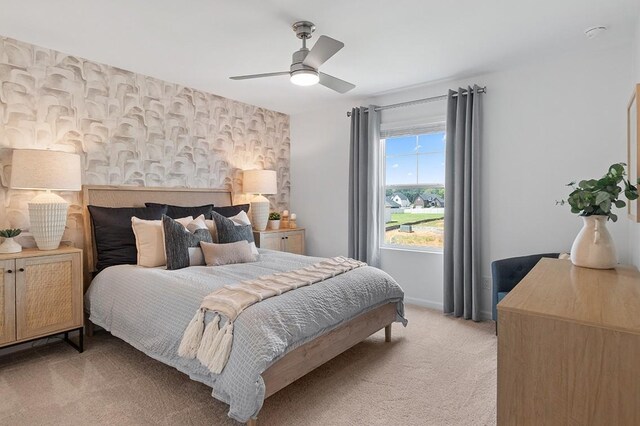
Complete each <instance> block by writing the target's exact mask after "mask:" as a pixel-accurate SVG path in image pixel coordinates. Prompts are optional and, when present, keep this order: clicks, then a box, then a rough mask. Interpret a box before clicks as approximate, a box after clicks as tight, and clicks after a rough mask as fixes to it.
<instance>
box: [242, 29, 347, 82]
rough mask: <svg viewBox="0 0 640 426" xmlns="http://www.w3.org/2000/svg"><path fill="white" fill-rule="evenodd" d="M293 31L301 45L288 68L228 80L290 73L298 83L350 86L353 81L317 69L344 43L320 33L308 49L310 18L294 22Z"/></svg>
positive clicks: (310, 30)
mask: <svg viewBox="0 0 640 426" xmlns="http://www.w3.org/2000/svg"><path fill="white" fill-rule="evenodd" d="M292 28H293V31H295V33H296V36H297V37H298V38H299V39H301V40H302V48H301V49H300V50H297V51H295V52H293V58H292V63H291V68H290V70H289V71H282V72H270V73H265V74H251V75H239V76H235V77H230V78H231V80H247V79H250V78H262V77H275V76H279V75H289V77H290V79H291V82H292V83H293V84H297V85H298V86H312V85H314V84H316V83H320V84H322V85H323V86H325V87H328V88H329V89H332V90H335V91H336V92H338V93H346V92H348V91H349V90H351V89H353V88H354V87H356V86H355V84H351V83H348V82H346V81H344V80H340V79H339V78H336V77H333V76H331V75H329V74H325V73H323V72H320V71H318V68H319V67H320V65H322V64H324V63H325V62H327V61H328V60H329V59H330V58H331V57H332V56H333V55H335V54H336V53H338V51H339V50H340V49H342V48H343V47H344V43H342V42H341V41H338V40H334V39H332V38H331V37H327V36H320V37H319V38H318V41H316V44H314V45H313V47H312V48H311V50H309V49H308V48H307V40H308V39H310V38H311V33H313V32H314V31H315V29H316V26H315V25H314V24H313V23H311V22H309V21H299V22H296V23H295V24H293V26H292Z"/></svg>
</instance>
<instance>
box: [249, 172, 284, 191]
mask: <svg viewBox="0 0 640 426" xmlns="http://www.w3.org/2000/svg"><path fill="white" fill-rule="evenodd" d="M242 192H245V193H249V194H277V193H278V184H277V179H276V171H275V170H245V171H244V176H243V179H242Z"/></svg>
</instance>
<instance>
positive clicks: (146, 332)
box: [85, 249, 406, 422]
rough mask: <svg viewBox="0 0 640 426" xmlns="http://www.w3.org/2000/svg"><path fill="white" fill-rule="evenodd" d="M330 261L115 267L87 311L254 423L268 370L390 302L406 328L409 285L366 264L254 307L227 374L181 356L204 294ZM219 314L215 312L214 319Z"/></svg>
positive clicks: (272, 257) (240, 324)
mask: <svg viewBox="0 0 640 426" xmlns="http://www.w3.org/2000/svg"><path fill="white" fill-rule="evenodd" d="M322 260H324V259H322V258H316V257H308V256H300V255H295V254H290V253H284V252H278V251H271V250H264V249H261V250H260V255H259V256H258V260H257V261H256V262H253V263H245V264H236V265H225V266H217V267H206V266H192V267H189V268H185V269H180V270H176V271H168V270H166V269H164V268H143V267H139V266H135V265H119V266H112V267H109V268H107V269H105V270H103V271H102V272H100V273H99V274H98V275H97V276H96V277H95V278H94V279H93V281H92V283H91V285H90V287H89V289H88V291H87V293H86V295H85V308H86V310H87V312H88V313H89V318H90V320H91V321H92V322H93V323H94V324H96V325H98V326H101V327H103V328H104V329H106V330H108V331H109V332H111V333H112V334H113V335H114V336H116V337H118V338H120V339H122V340H124V341H126V342H127V343H129V344H130V345H132V346H134V347H135V348H137V349H138V350H140V351H142V352H144V353H145V354H147V355H148V356H150V357H152V358H154V359H156V360H159V361H161V362H163V363H165V364H168V365H170V366H172V367H175V368H177V369H178V370H180V371H182V372H184V373H185V374H188V375H189V377H190V378H191V379H193V380H197V381H200V382H202V383H205V384H207V385H208V386H211V388H212V389H213V391H212V395H213V396H214V397H215V398H217V399H219V400H221V401H224V402H226V403H227V404H229V406H230V409H229V416H230V417H231V418H233V419H235V420H237V421H240V422H246V421H247V420H248V419H249V418H251V417H255V416H257V413H258V412H259V411H260V408H261V407H262V404H263V401H264V397H265V385H264V381H263V380H262V377H261V374H262V373H263V372H264V371H265V370H266V369H267V368H268V367H269V366H270V365H272V364H273V363H274V362H276V361H277V360H278V359H280V358H281V357H282V356H284V355H285V354H287V353H288V352H289V351H291V350H293V349H295V348H297V347H299V346H300V345H302V344H304V343H306V342H308V341H309V340H312V339H314V338H315V337H317V336H319V335H322V334H324V333H327V332H328V331H330V330H332V329H334V328H336V327H338V326H340V325H341V324H343V323H344V322H346V321H349V320H351V319H353V318H354V317H356V316H358V315H360V314H362V313H364V312H367V311H369V310H371V309H374V308H376V307H378V306H381V305H383V304H386V303H396V304H397V321H399V322H401V323H403V324H405V325H406V320H405V318H404V305H403V299H404V293H403V291H402V289H401V288H400V287H399V286H398V284H397V283H396V282H395V281H394V280H393V278H391V277H390V276H389V275H388V274H386V273H385V272H383V271H381V270H379V269H376V268H372V267H369V266H365V267H361V268H357V269H355V270H352V271H350V272H347V273H345V274H342V275H338V276H336V277H333V278H330V279H327V280H325V281H322V282H320V283H317V284H314V285H312V286H308V287H302V288H299V289H297V290H293V291H290V292H287V293H284V294H283V295H281V296H278V297H273V298H270V299H266V300H264V301H263V302H261V303H257V304H255V305H253V306H251V307H249V308H248V309H247V310H245V311H244V312H243V313H242V314H241V315H240V316H239V317H238V319H237V320H236V321H235V323H234V341H233V348H232V350H231V354H230V356H229V361H228V362H227V365H226V367H225V369H224V370H223V371H222V373H220V374H213V373H211V372H210V371H209V370H208V369H207V368H206V367H204V366H203V365H201V364H200V362H199V361H198V360H197V359H185V358H181V357H179V356H178V354H177V352H178V346H179V344H180V341H181V339H182V334H183V332H184V330H185V328H186V326H187V324H188V323H189V321H190V320H191V318H193V315H194V313H195V312H196V311H197V309H198V308H199V306H200V302H201V301H202V299H203V298H204V296H206V295H207V294H209V293H210V292H212V291H213V290H215V289H217V288H219V287H221V286H224V285H233V284H237V283H239V282H241V281H244V280H247V279H254V278H257V277H259V276H264V275H271V274H273V273H275V272H284V271H291V270H294V269H299V268H302V267H305V266H308V265H311V264H313V263H317V262H320V261H322ZM211 317H213V315H212V314H207V318H206V320H207V321H209V320H210V319H211Z"/></svg>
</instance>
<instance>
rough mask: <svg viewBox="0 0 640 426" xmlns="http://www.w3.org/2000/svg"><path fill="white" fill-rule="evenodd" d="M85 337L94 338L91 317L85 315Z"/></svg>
mask: <svg viewBox="0 0 640 426" xmlns="http://www.w3.org/2000/svg"><path fill="white" fill-rule="evenodd" d="M84 335H85V336H87V337H91V336H93V323H92V322H91V321H89V315H87V314H85V315H84Z"/></svg>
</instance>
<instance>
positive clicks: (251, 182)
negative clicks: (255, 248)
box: [242, 170, 278, 231]
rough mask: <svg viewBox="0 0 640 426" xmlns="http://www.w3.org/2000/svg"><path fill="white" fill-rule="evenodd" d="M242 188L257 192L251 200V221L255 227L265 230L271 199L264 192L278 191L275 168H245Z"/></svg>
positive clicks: (249, 192) (245, 190)
mask: <svg viewBox="0 0 640 426" xmlns="http://www.w3.org/2000/svg"><path fill="white" fill-rule="evenodd" d="M242 190H243V192H245V193H248V194H257V195H256V196H255V197H254V198H253V199H252V200H251V223H252V224H253V229H257V230H258V231H264V230H265V229H266V228H267V220H268V219H269V200H267V198H266V197H265V196H264V194H276V193H277V192H278V185H277V180H276V172H275V170H245V171H244V173H243V180H242Z"/></svg>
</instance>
